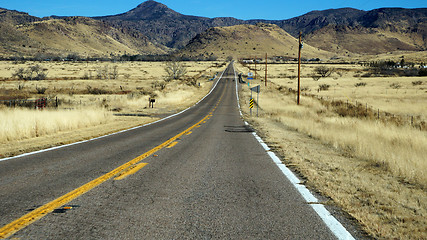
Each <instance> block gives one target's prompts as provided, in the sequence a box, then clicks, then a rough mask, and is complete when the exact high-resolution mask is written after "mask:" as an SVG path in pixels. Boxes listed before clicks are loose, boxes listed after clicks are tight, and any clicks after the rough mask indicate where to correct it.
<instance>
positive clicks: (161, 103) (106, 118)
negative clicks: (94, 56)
mask: <svg viewBox="0 0 427 240" xmlns="http://www.w3.org/2000/svg"><path fill="white" fill-rule="evenodd" d="M35 64H40V65H41V66H42V67H43V68H46V69H48V80H42V81H20V80H16V79H11V76H12V73H13V72H14V71H16V69H18V68H27V67H28V66H32V65H35ZM184 64H185V65H186V67H187V71H188V73H187V75H186V77H185V79H184V80H175V81H171V82H167V83H166V85H165V86H164V87H162V86H161V85H162V83H165V82H164V77H165V74H166V73H165V71H164V63H161V62H126V63H122V62H120V63H103V62H89V63H86V62H83V63H77V62H57V63H55V62H49V63H45V62H43V63H34V62H28V63H20V64H14V63H12V62H0V66H1V67H0V79H3V80H2V81H0V84H1V85H0V99H15V98H18V97H25V98H31V99H36V98H40V97H47V98H48V99H49V100H51V102H50V108H51V107H52V106H53V104H54V101H53V100H54V99H55V98H56V97H57V98H58V99H59V107H58V109H55V110H49V109H50V108H49V107H48V110H43V111H35V110H23V109H14V110H8V109H7V108H6V107H5V106H4V105H0V118H1V119H3V118H5V119H7V121H2V123H1V126H0V128H1V129H0V133H1V134H0V136H1V137H0V156H12V155H16V154H18V153H23V152H28V151H33V150H38V149H42V148H46V147H51V146H56V145H59V144H63V143H70V142H73V141H79V140H83V139H89V138H91V137H95V136H100V135H103V134H107V133H111V132H114V131H118V130H122V129H126V128H130V127H134V126H137V125H141V124H144V123H147V122H150V121H154V120H156V119H158V116H162V115H164V114H170V113H174V112H177V111H179V110H182V109H185V108H187V107H189V106H191V105H192V104H194V103H195V102H197V101H198V100H199V99H201V98H202V97H203V96H204V95H205V94H206V93H207V92H208V91H209V90H210V88H211V86H212V81H208V79H210V78H211V77H212V76H213V75H214V74H215V73H216V72H220V71H222V70H224V68H225V65H224V64H222V63H219V62H186V63H184ZM113 66H117V69H118V72H119V74H118V78H117V79H112V78H108V79H95V77H92V78H91V79H83V77H84V76H85V75H92V76H96V74H97V71H98V70H99V69H105V68H106V67H107V68H108V69H110V70H109V71H112V70H111V69H113ZM189 78H195V79H197V85H196V86H190V85H188V84H187V82H186V81H185V80H186V79H189ZM18 86H21V87H23V88H22V89H20V90H19V88H18ZM36 87H38V88H43V87H44V88H47V90H46V93H45V94H44V95H40V94H37V91H36ZM98 93H99V94H98ZM150 97H155V99H156V103H155V105H154V106H155V108H149V107H148V98H150ZM48 106H49V105H48ZM116 113H119V114H122V115H123V114H124V115H129V114H133V115H138V116H147V117H132V116H114V115H113V114H116ZM82 115H83V116H87V117H85V118H82V117H81V116H82ZM64 116H65V117H64ZM41 119H47V120H46V121H42V120H41ZM70 131H71V132H70ZM67 132H68V133H69V134H64V133H67ZM36 139H37V141H36ZM49 139H51V140H49ZM17 141H19V142H20V144H19V145H18V144H16V143H17Z"/></svg>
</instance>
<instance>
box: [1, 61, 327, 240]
mask: <svg viewBox="0 0 427 240" xmlns="http://www.w3.org/2000/svg"><path fill="white" fill-rule="evenodd" d="M234 76H235V75H234V70H233V67H232V65H230V66H229V67H228V68H227V70H226V71H225V72H224V74H223V77H222V79H220V80H219V81H218V84H217V86H216V88H215V89H214V90H213V91H212V93H211V94H210V95H209V96H208V97H206V98H205V99H204V100H203V101H201V102H200V103H199V104H197V105H196V106H194V107H192V108H190V109H188V110H187V111H185V112H183V113H181V114H179V115H177V116H174V117H171V118H169V119H166V120H163V121H161V122H158V123H155V124H152V125H149V126H144V127H141V128H137V129H134V130H131V131H127V132H123V133H120V134H115V135H112V136H107V137H103V138H100V139H96V140H93V141H89V142H86V143H80V144H76V145H71V146H67V147H64V148H59V149H56V150H52V151H46V152H41V153H37V154H34V155H29V156H24V157H19V158H14V159H10V160H7V161H1V162H0V227H2V228H1V229H0V238H6V237H7V238H13V239H335V236H334V235H333V234H332V232H331V231H330V230H329V228H328V227H327V226H326V225H325V223H324V222H323V221H322V220H321V218H320V217H319V216H318V215H317V214H316V212H315V211H314V210H313V209H312V208H311V207H310V206H309V205H308V204H307V203H306V201H305V200H304V199H303V197H302V196H301V195H300V194H299V193H298V192H297V190H296V189H295V187H293V185H292V184H291V183H290V182H289V180H288V179H287V178H286V177H285V176H284V175H283V173H282V172H281V171H280V169H279V168H278V167H277V166H276V165H275V164H274V163H273V161H272V160H271V158H270V157H269V156H268V155H267V154H266V152H265V150H264V149H263V148H262V147H261V145H260V144H259V143H258V141H257V140H256V139H255V138H254V136H253V135H252V133H251V129H250V128H249V127H248V126H246V125H245V124H244V122H243V120H242V119H241V117H240V114H239V110H238V105H237V100H236V89H235V86H236V84H235V81H234ZM25 215H26V216H25ZM3 226H5V227H3Z"/></svg>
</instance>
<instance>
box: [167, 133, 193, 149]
mask: <svg viewBox="0 0 427 240" xmlns="http://www.w3.org/2000/svg"><path fill="white" fill-rule="evenodd" d="M187 135H188V134H187ZM176 144H178V142H176V141H175V142H173V143H171V144H169V146H167V148H173V147H174V146H175V145H176Z"/></svg>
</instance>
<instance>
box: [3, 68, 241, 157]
mask: <svg viewBox="0 0 427 240" xmlns="http://www.w3.org/2000/svg"><path fill="white" fill-rule="evenodd" d="M233 69H234V68H233ZM225 70H227V68H226V69H225ZM225 70H224V71H223V72H222V73H221V76H220V77H219V78H218V80H217V81H216V83H215V85H214V86H213V87H212V89H211V90H210V91H209V93H208V94H206V95H205V96H204V97H203V98H202V99H201V100H200V101H198V102H197V103H196V104H194V105H193V106H191V107H189V108H187V109H184V110H182V111H181V112H179V113H175V114H172V115H170V116H167V117H165V118H162V119H159V120H157V121H154V122H151V123H147V124H144V125H141V126H137V127H133V128H129V129H126V130H122V131H119V132H114V133H110V134H107V135H103V136H100V137H96V138H91V139H88V140H83V141H79V142H74V143H69V144H65V145H61V146H55V147H51V148H46V149H42V150H38V151H34V152H29V153H24V154H20V155H17V156H13V157H7V158H1V159H0V162H3V161H7V160H12V159H17V158H21V157H26V156H31V155H34V154H38V153H42V152H48V151H52V150H56V149H60V148H65V147H69V146H73V145H77V144H81V143H86V142H90V141H94V140H97V139H101V138H105V137H109V136H113V135H116V134H120V133H124V132H128V131H132V130H135V129H138V128H143V127H146V126H150V125H152V124H156V123H158V122H161V121H164V120H166V119H169V118H172V117H175V116H178V115H180V114H182V113H184V112H186V111H187V110H189V109H190V108H193V107H194V106H196V105H197V104H199V103H200V102H201V101H203V100H204V99H205V98H206V97H208V96H209V95H210V94H211V93H212V92H213V90H214V89H215V88H216V86H217V85H218V82H219V80H221V78H222V76H223V75H224V72H225Z"/></svg>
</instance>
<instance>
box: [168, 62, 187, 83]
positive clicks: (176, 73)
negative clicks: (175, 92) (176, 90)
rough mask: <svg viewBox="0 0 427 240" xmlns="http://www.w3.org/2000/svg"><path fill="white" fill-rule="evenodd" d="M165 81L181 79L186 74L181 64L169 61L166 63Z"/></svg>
mask: <svg viewBox="0 0 427 240" xmlns="http://www.w3.org/2000/svg"><path fill="white" fill-rule="evenodd" d="M165 71H166V81H171V80H178V79H181V78H183V77H184V76H185V74H187V68H186V67H185V66H184V64H183V63H182V62H178V61H171V62H166V65H165Z"/></svg>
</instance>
